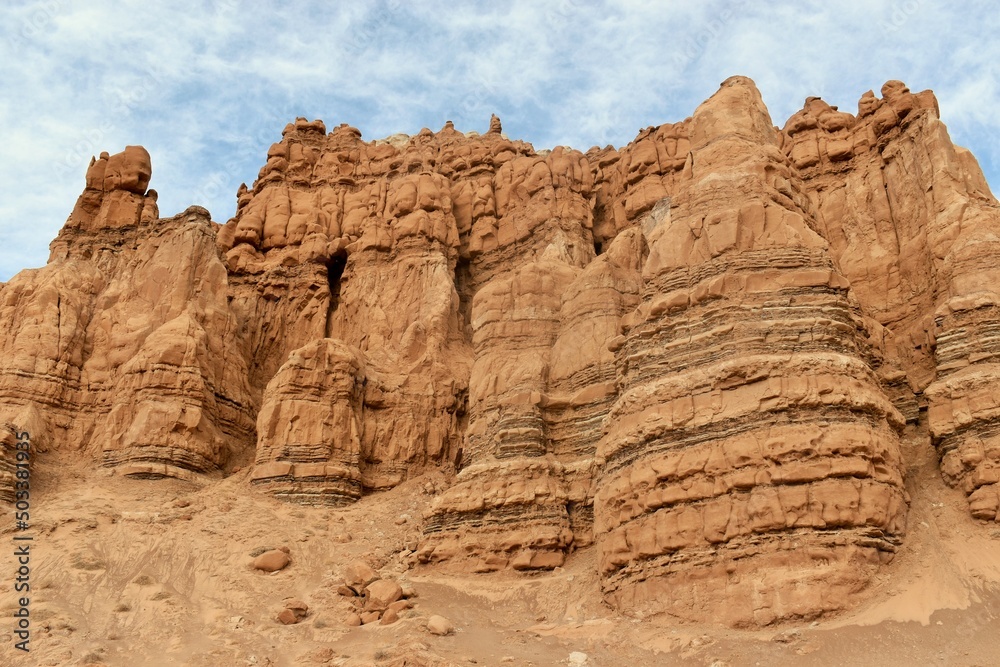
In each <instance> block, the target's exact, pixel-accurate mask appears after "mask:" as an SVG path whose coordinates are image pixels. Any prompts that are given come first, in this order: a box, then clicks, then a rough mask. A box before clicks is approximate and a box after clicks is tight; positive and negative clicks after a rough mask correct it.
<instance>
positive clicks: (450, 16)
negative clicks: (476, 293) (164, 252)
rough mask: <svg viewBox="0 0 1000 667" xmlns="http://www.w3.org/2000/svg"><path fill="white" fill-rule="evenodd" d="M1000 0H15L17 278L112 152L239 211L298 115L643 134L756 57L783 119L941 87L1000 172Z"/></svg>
mask: <svg viewBox="0 0 1000 667" xmlns="http://www.w3.org/2000/svg"><path fill="white" fill-rule="evenodd" d="M998 32H1000V13H998V12H996V10H995V8H994V7H993V4H992V3H991V2H989V1H988V0H978V1H975V0H974V1H972V2H954V1H948V0H934V1H932V0H883V1H878V0H873V1H864V0H858V1H857V2H851V1H846V0H794V1H787V2H786V1H774V2H768V3H753V2H750V1H749V0H742V1H741V0H675V1H672V2H665V1H664V2H653V1H644V0H623V1H621V2H611V1H608V2H599V1H597V0H551V1H549V2H539V1H531V0H524V1H521V0H511V1H504V0H494V1H493V2H489V3H486V2H458V3H455V2H435V1H424V2H418V1H414V0H410V1H404V0H378V1H371V2H359V1H352V2H329V1H317V2H283V3H278V2H238V1H237V0H217V1H214V2H213V1H211V0H204V1H200V2H199V1H188V2H171V3H144V2H138V1H135V2H110V1H105V0H90V1H88V2H86V3H81V2H72V1H71V0H42V1H40V2H16V1H15V2H10V1H7V2H4V3H3V6H2V8H0V138H2V139H3V146H4V147H5V155H4V158H3V160H2V161H0V281H5V280H7V279H9V278H10V276H11V275H13V274H14V273H16V272H17V271H19V270H20V269H22V268H26V267H35V266H40V265H42V264H44V263H45V261H46V259H47V256H48V243H49V241H50V240H51V239H52V238H53V237H54V236H55V234H56V233H57V232H58V230H59V228H60V226H61V225H62V224H63V222H65V220H66V217H67V215H68V214H69V212H70V210H71V209H72V207H73V203H74V201H75V200H76V197H77V196H78V195H79V193H80V191H81V190H82V189H83V183H84V173H85V171H86V167H87V164H88V162H89V160H90V157H91V156H92V155H95V154H98V153H100V152H101V151H104V150H106V151H109V152H112V153H114V152H117V151H120V150H122V148H123V147H124V146H125V145H127V144H142V145H144V146H146V148H147V149H148V150H149V152H150V154H151V155H152V159H153V180H152V183H151V187H153V188H156V190H157V191H158V192H159V194H160V200H159V203H160V213H161V215H164V216H169V215H173V214H175V213H177V212H179V211H182V210H183V209H185V208H186V207H187V206H189V205H191V204H200V205H202V206H205V207H206V208H208V209H209V210H210V211H211V212H212V216H213V219H215V220H217V221H220V222H224V221H225V220H227V219H228V218H229V217H230V216H231V215H232V213H233V211H234V209H235V193H236V189H237V187H238V186H239V184H240V183H241V182H243V181H246V182H247V183H251V182H252V181H253V179H254V177H255V176H256V174H257V171H258V169H259V168H260V167H261V165H263V163H264V161H265V156H266V151H267V148H268V146H269V145H270V144H271V143H273V142H275V141H277V140H279V139H280V137H281V130H282V128H283V127H284V125H285V123H286V122H288V121H290V120H293V119H294V118H295V117H296V116H305V117H307V118H309V119H313V118H322V119H323V120H324V121H325V122H326V124H327V127H328V128H332V127H333V126H335V125H337V124H339V123H341V122H347V123H350V124H351V125H354V126H355V127H357V128H359V129H360V130H361V131H362V133H363V135H364V137H365V138H367V139H377V138H381V137H384V136H387V135H389V134H393V133H396V132H405V133H407V134H413V133H415V132H418V131H419V130H420V129H421V128H422V127H429V128H431V129H433V130H438V129H440V128H441V126H442V125H444V123H445V121H447V120H452V121H454V123H455V126H456V128H457V129H459V130H462V131H468V130H477V131H484V130H485V129H486V128H487V126H488V122H489V117H490V114H491V113H497V114H498V115H499V116H500V117H501V119H502V120H503V126H504V131H505V132H506V133H507V134H508V135H509V136H511V137H512V138H520V139H525V140H527V141H530V142H532V143H533V144H534V145H535V147H536V148H550V147H552V146H554V145H559V144H564V145H569V146H573V147H574V148H580V149H581V150H586V149H587V148H589V147H590V146H593V145H605V144H614V145H616V146H620V145H624V144H626V143H628V142H629V141H630V140H631V139H632V138H633V137H634V136H635V135H636V132H637V131H638V130H639V129H640V128H643V127H646V126H649V125H656V124H660V123H663V122H671V121H677V120H680V119H683V118H685V117H687V116H689V115H691V112H692V111H693V110H694V109H695V107H696V106H697V105H698V104H699V103H700V102H701V101H702V100H704V99H705V98H707V97H708V96H710V95H711V94H712V93H713V92H715V90H716V89H717V87H718V85H719V83H721V82H722V81H723V80H724V79H726V78H727V77H729V76H731V75H733V74H744V75H747V76H750V77H751V78H753V79H754V80H755V81H756V82H757V85H758V87H759V88H760V90H761V93H762V94H763V96H764V100H765V102H766V103H767V104H768V106H769V108H770V111H771V116H772V118H773V119H774V122H775V123H776V124H778V125H783V124H784V121H785V119H787V117H788V116H789V115H791V114H792V113H794V112H795V111H796V110H798V109H799V108H801V106H802V103H803V101H804V99H805V98H806V97H807V96H809V95H818V96H821V97H822V98H823V99H825V100H827V101H828V102H830V103H831V104H835V105H838V106H839V107H840V108H841V109H843V110H846V111H850V112H852V113H853V112H856V110H857V101H858V98H859V97H860V96H861V94H862V93H864V92H865V91H866V90H868V89H874V90H875V91H876V93H877V92H878V91H879V89H880V87H881V85H882V84H883V83H884V82H885V81H886V80H888V79H901V80H903V81H905V82H906V83H907V84H908V85H909V86H910V88H911V89H913V90H923V89H925V88H931V89H933V90H934V91H935V92H936V93H937V96H938V99H939V101H940V106H941V114H942V118H943V120H944V121H945V122H946V123H947V125H948V127H949V129H950V131H951V134H952V138H953V139H954V140H955V141H956V142H957V143H959V144H961V145H964V146H967V147H969V148H971V149H972V150H973V152H974V153H975V154H976V155H977V156H978V158H979V160H980V163H981V164H982V166H983V169H984V171H985V172H986V175H987V179H988V180H989V181H990V183H991V184H992V185H993V186H994V188H996V187H997V186H998V185H1000V113H998V112H997V108H998V107H1000V88H998V83H997V82H998V74H1000V72H998V68H1000V65H998V63H1000V39H997V37H996V35H997V34H998Z"/></svg>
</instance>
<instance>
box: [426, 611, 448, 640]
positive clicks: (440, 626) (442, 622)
mask: <svg viewBox="0 0 1000 667" xmlns="http://www.w3.org/2000/svg"><path fill="white" fill-rule="evenodd" d="M427 631H428V632H430V633H431V634H432V635H442V636H443V635H450V634H452V633H453V632H455V626H454V624H452V622H451V621H449V620H448V619H447V618H445V617H444V616H438V615H437V614H435V615H434V616H431V617H430V618H428V619H427Z"/></svg>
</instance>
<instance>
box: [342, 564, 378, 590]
mask: <svg viewBox="0 0 1000 667" xmlns="http://www.w3.org/2000/svg"><path fill="white" fill-rule="evenodd" d="M376 579H378V572H376V571H375V570H373V569H372V568H371V566H369V565H368V563H366V562H364V561H363V560H356V561H353V562H352V563H350V564H349V565H348V566H347V567H346V568H344V583H345V584H347V585H348V586H350V587H351V588H353V589H355V590H362V589H364V588H365V587H366V586H368V584H370V583H371V582H373V581H375V580H376Z"/></svg>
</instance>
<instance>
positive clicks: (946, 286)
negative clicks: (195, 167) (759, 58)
mask: <svg viewBox="0 0 1000 667" xmlns="http://www.w3.org/2000/svg"><path fill="white" fill-rule="evenodd" d="M151 177H152V167H151V159H150V156H149V154H148V153H147V152H146V151H145V150H144V149H143V148H141V147H138V146H129V147H127V148H126V149H125V150H124V151H123V152H121V153H117V154H115V155H109V154H107V153H104V154H102V155H101V156H100V157H99V158H95V159H94V160H93V162H92V164H91V165H90V167H89V168H88V170H87V173H86V177H85V188H84V191H83V194H82V195H81V196H80V198H79V200H78V201H77V204H76V206H75V207H74V208H73V210H72V213H71V214H70V217H69V219H68V220H67V222H66V224H65V226H64V227H63V229H62V230H61V231H60V233H59V235H58V237H57V238H56V239H55V240H54V241H53V242H52V245H51V256H50V260H49V263H48V264H47V265H46V266H45V267H43V268H41V269H35V270H28V271H23V272H21V273H19V274H18V275H16V276H15V277H14V278H12V279H11V281H10V282H8V283H6V284H0V426H2V427H3V428H2V429H0V435H2V438H0V498H4V499H7V500H10V499H12V498H13V497H14V488H15V484H16V476H15V472H16V462H17V446H18V445H17V443H18V442H19V435H20V434H21V433H23V432H30V439H31V445H32V447H34V448H35V449H36V450H37V451H38V452H39V453H40V454H41V455H46V453H49V454H53V455H55V454H58V455H67V456H72V457H76V458H78V459H80V460H83V461H92V462H93V464H94V465H99V466H105V467H107V468H108V469H109V470H110V471H112V472H113V473H115V474H123V475H129V476H134V477H140V478H158V477H178V478H184V479H189V480H193V481H198V482H199V483H211V482H212V481H213V480H217V479H219V478H221V477H223V476H227V475H230V474H233V473H234V472H237V471H241V473H242V474H243V475H244V476H245V480H246V481H245V484H246V485H247V492H257V493H266V494H272V495H273V496H275V497H276V498H279V499H282V500H285V501H289V502H295V503H302V504H316V505H328V506H340V505H345V504H349V503H352V502H354V501H356V500H357V499H358V498H360V497H362V496H363V495H365V494H370V493H375V492H378V491H379V490H382V489H387V488H390V487H393V486H396V485H398V484H400V483H401V482H403V481H405V480H407V479H411V478H413V477H416V476H418V475H420V474H422V473H423V472H425V471H428V470H442V471H444V472H446V473H447V479H448V480H449V483H448V484H447V485H446V487H445V488H440V487H438V488H434V489H433V492H434V493H435V494H436V498H435V499H434V501H433V502H432V504H431V508H430V510H429V511H428V514H427V516H426V517H424V522H423V537H422V540H421V541H420V544H419V545H418V547H417V552H416V559H417V561H418V562H419V563H422V564H423V565H422V566H423V567H433V568H437V569H440V570H452V571H457V572H491V571H497V570H515V571H526V572H531V571H539V570H551V569H553V568H556V567H559V566H561V565H563V564H564V563H565V561H566V559H567V558H568V557H571V556H572V554H573V553H574V552H575V551H577V550H580V549H586V548H591V547H592V548H593V549H594V550H595V551H596V561H597V568H598V573H599V576H600V581H601V587H602V594H603V596H604V597H605V599H606V600H607V601H608V602H610V603H611V604H612V605H614V606H616V607H618V608H619V609H622V610H624V611H627V612H629V613H632V612H638V613H642V614H648V613H669V614H672V615H675V616H678V617H681V618H687V619H692V620H711V621H719V622H723V623H726V624H729V625H733V626H759V625H767V624H770V623H774V622H779V621H783V620H794V619H807V618H813V617H817V616H820V615H822V614H826V613H831V612H837V611H841V610H845V609H849V608H851V607H852V606H854V605H855V604H856V602H857V600H858V596H859V594H860V593H861V592H862V591H864V589H865V587H866V586H867V584H868V583H869V582H870V581H872V579H873V577H875V576H876V575H877V573H878V572H879V571H880V568H882V567H883V566H884V564H885V563H887V562H888V561H889V560H891V559H892V557H893V554H894V553H895V551H896V549H897V548H898V547H899V546H900V545H901V544H902V543H903V542H904V540H905V539H906V536H905V522H906V514H907V505H908V502H909V500H908V498H907V494H906V491H905V487H904V472H905V470H906V469H907V467H908V461H907V460H906V456H905V455H904V452H905V451H909V449H908V448H906V447H903V446H902V443H903V442H904V441H907V439H910V440H908V442H917V441H918V440H920V439H921V438H923V439H924V442H925V443H926V440H927V439H928V438H929V439H930V440H931V443H933V445H934V446H936V447H937V450H938V452H939V454H940V467H941V473H942V475H943V478H944V479H945V481H946V482H947V483H949V484H951V485H953V486H955V487H957V488H960V489H962V490H963V491H964V492H965V493H966V494H967V495H968V498H969V507H970V511H971V513H972V515H973V516H975V517H977V518H979V519H982V520H984V521H995V520H997V518H998V513H1000V435H998V434H1000V393H998V392H997V391H995V387H996V385H997V382H998V381H1000V293H998V290H1000V288H998V287H997V286H998V285H1000V268H998V267H1000V231H998V230H1000V208H998V205H997V202H996V200H995V199H994V198H993V195H992V194H991V193H990V191H989V188H988V186H987V184H986V182H985V179H984V178H983V175H982V173H981V171H980V170H979V167H978V165H977V164H976V161H975V159H974V158H973V157H972V155H971V154H970V153H969V152H968V151H966V150H965V149H962V148H959V147H956V146H954V145H953V144H952V143H951V141H950V139H949V137H948V134H947V131H946V129H945V127H944V125H943V124H942V123H941V121H940V120H938V109H937V103H936V101H935V99H934V95H933V94H932V93H931V92H930V91H924V92H922V93H911V92H910V91H909V90H908V89H907V88H906V87H905V86H904V85H903V84H902V83H900V82H895V81H891V82H889V83H887V84H886V85H885V86H884V87H883V88H882V91H881V96H880V97H876V96H875V94H874V93H872V92H868V93H865V94H864V95H863V96H862V97H861V100H860V102H859V105H858V112H857V114H850V113H845V112H843V111H839V110H837V109H836V108H835V107H832V106H830V105H828V104H826V103H825V102H823V101H822V100H820V99H818V98H809V99H807V100H806V102H805V106H804V108H803V109H802V110H801V111H799V112H797V113H796V114H794V115H793V116H792V117H791V118H790V119H788V121H787V122H786V123H785V125H784V127H783V128H778V127H776V126H775V125H774V124H773V122H772V120H771V118H770V117H769V115H768V112H767V109H766V108H765V106H764V104H763V102H762V100H761V96H760V93H759V92H758V91H757V89H756V87H755V86H754V84H753V82H752V81H750V80H749V79H746V78H743V77H733V78H731V79H729V80H727V81H725V82H724V83H723V84H722V86H721V87H720V89H719V91H718V92H717V93H716V94H715V95H713V96H712V97H711V98H710V99H709V100H707V101H706V102H705V103H703V104H702V105H701V106H699V107H698V109H696V110H695V112H694V114H693V115H692V116H691V117H690V118H688V119H686V120H683V121H681V122H677V123H673V124H666V125H661V126H658V127H650V128H647V129H645V130H643V131H641V132H640V133H639V134H638V136H637V137H636V139H635V140H634V141H633V142H632V143H630V144H628V145H627V146H624V147H622V148H617V149H616V148H613V147H610V146H609V147H606V148H597V147H595V148H592V149H590V150H589V151H587V152H586V153H582V152H580V151H578V150H573V149H570V148H566V147H556V148H554V149H552V150H544V151H543V150H535V149H534V148H533V147H532V146H531V145H530V144H528V143H525V142H523V141H516V140H510V139H509V138H508V137H507V136H506V135H505V134H504V133H503V129H502V126H501V124H500V120H499V119H498V118H496V117H494V118H493V119H491V122H490V124H489V129H488V130H487V131H486V132H485V133H483V134H477V133H474V132H470V133H467V134H463V133H461V132H459V131H457V130H456V129H455V128H454V127H453V126H452V124H451V123H450V122H449V123H447V124H446V125H445V126H444V127H443V128H442V129H441V130H440V131H438V132H432V131H430V130H426V129H425V130H422V131H421V132H420V133H418V134H416V135H414V136H412V137H410V136H406V135H394V136H392V137H390V138H388V139H385V140H379V141H365V140H363V139H362V137H361V135H360V133H359V132H358V131H357V130H356V129H354V128H352V127H349V126H347V125H340V126H338V127H336V128H333V129H332V130H329V131H328V129H327V127H326V126H325V125H324V123H323V122H322V121H318V120H316V121H309V120H307V119H302V118H300V119H297V120H296V121H295V122H293V123H289V124H288V126H287V127H285V129H284V131H283V133H282V138H281V140H280V141H279V142H277V143H275V144H274V145H273V146H271V147H270V149H269V150H268V151H267V155H266V162H265V164H264V166H263V167H262V169H261V171H260V173H259V175H258V177H257V179H256V181H255V182H254V183H253V184H252V185H251V186H246V185H243V186H241V187H240V189H239V191H238V192H237V210H236V214H235V216H234V217H233V218H232V219H231V220H229V221H228V222H226V223H225V224H218V223H215V222H212V220H211V218H210V215H209V213H208V211H206V210H204V209H202V208H199V207H192V208H190V209H188V210H187V211H184V212H183V213H181V214H179V215H176V216H173V217H170V218H160V217H159V211H158V209H157V197H156V192H155V191H154V190H149V189H148V187H149V183H150V181H151ZM910 449H912V448H910ZM247 468H248V470H244V469H247ZM241 483H242V482H241ZM429 491H430V489H429Z"/></svg>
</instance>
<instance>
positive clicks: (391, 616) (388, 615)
mask: <svg viewBox="0 0 1000 667" xmlns="http://www.w3.org/2000/svg"><path fill="white" fill-rule="evenodd" d="M398 620H399V614H397V613H396V612H395V611H393V610H392V609H386V610H385V613H383V614H382V618H381V620H379V625H392V624H393V623H395V622H396V621H398Z"/></svg>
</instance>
